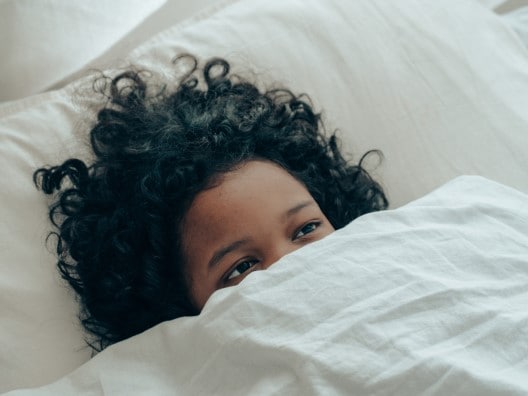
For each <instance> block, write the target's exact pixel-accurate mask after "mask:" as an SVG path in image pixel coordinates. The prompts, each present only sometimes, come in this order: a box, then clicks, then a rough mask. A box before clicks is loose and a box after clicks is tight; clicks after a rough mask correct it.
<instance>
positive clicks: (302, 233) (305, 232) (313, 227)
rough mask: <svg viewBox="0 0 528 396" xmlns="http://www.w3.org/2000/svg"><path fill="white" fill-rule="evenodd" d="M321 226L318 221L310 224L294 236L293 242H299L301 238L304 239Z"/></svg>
mask: <svg viewBox="0 0 528 396" xmlns="http://www.w3.org/2000/svg"><path fill="white" fill-rule="evenodd" d="M320 225H321V223H320V222H317V221H312V222H310V223H307V224H305V225H304V226H302V227H301V228H300V229H299V230H297V232H296V233H295V235H294V236H293V240H294V241H295V240H297V239H299V238H302V237H304V236H306V235H308V234H310V233H312V232H314V231H315V230H316V229H317V227H319V226H320Z"/></svg>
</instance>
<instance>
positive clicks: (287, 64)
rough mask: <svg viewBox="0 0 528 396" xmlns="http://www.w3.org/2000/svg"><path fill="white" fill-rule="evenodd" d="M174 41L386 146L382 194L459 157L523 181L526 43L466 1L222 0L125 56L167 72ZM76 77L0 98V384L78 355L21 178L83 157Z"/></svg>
mask: <svg viewBox="0 0 528 396" xmlns="http://www.w3.org/2000/svg"><path fill="white" fill-rule="evenodd" d="M181 52H191V53H194V54H196V55H198V56H200V57H201V58H202V59H205V58H207V57H210V56H223V57H226V58H227V59H228V60H230V61H231V63H232V64H233V66H234V69H235V71H239V72H241V73H242V74H245V75H248V74H249V77H251V73H247V70H248V69H249V70H253V71H254V72H255V75H254V77H255V78H257V79H258V80H259V81H264V82H271V81H278V82H279V83H281V84H283V85H287V86H289V87H291V88H292V89H293V90H294V91H297V92H299V91H304V92H307V93H308V94H310V96H311V97H312V99H313V101H314V103H315V106H316V108H317V109H324V115H325V119H326V121H327V122H326V124H327V127H328V129H333V128H339V129H340V131H341V134H342V137H343V141H344V143H345V150H346V151H348V152H350V153H351V154H352V155H353V158H354V159H355V160H358V159H359V156H360V155H361V154H362V153H364V152H365V151H366V150H368V149H372V148H379V149H381V150H382V151H383V152H384V154H385V161H384V163H383V165H382V166H381V167H379V168H377V169H376V170H374V172H373V173H374V175H375V176H376V177H378V179H380V180H381V181H382V184H383V185H384V186H385V187H386V189H387V192H388V195H389V198H390V200H391V202H392V206H393V207H397V206H400V205H402V204H404V203H406V202H409V201H411V200H413V199H415V198H417V197H420V196H422V195H423V194H425V193H426V192H429V191H431V190H432V189H433V188H435V187H437V186H439V185H441V184H442V183H444V182H445V181H447V180H449V179H451V178H453V177H454V176H457V175H460V174H468V173H469V174H480V175H484V176H487V177H489V178H491V179H494V180H497V181H501V182H502V183H505V184H507V185H510V186H513V187H516V188H518V189H521V190H523V191H528V177H527V175H528V170H527V166H526V164H528V139H527V138H526V133H527V131H528V112H527V111H526V109H528V57H527V53H526V50H525V49H524V48H523V47H522V45H521V43H520V41H519V40H518V38H517V37H516V36H515V35H514V33H513V32H511V31H510V30H509V29H508V28H507V26H506V25H504V24H503V22H502V21H501V20H500V19H499V18H498V17H497V16H495V15H494V14H493V13H492V12H491V11H489V10H488V9H486V8H485V7H484V6H482V5H481V4H480V3H478V2H477V1H470V0H466V1H459V0H444V1H441V2H438V1H436V0H404V1H399V2H387V1H385V0H356V1H353V2H349V1H341V0H332V1H326V2H321V1H317V0H285V1H282V2H280V3H276V2H268V1H267V0H243V1H242V0H241V1H228V2H225V3H224V4H223V6H219V7H218V8H217V9H214V10H210V11H209V13H204V14H201V15H199V16H198V17H196V18H194V19H191V20H188V21H186V22H185V23H183V24H181V25H179V26H174V27H173V28H171V29H169V30H167V31H165V32H163V33H161V34H159V35H157V36H155V37H154V38H152V40H150V41H148V42H146V43H145V44H144V45H143V46H141V47H140V48H138V49H137V50H135V51H134V52H132V53H131V55H130V57H129V59H128V61H129V62H133V63H137V64H139V65H140V66H141V67H146V68H148V69H151V70H154V71H157V72H160V73H162V74H164V75H165V76H166V77H167V78H168V80H169V82H170V79H171V77H172V76H173V75H174V72H173V71H172V70H171V63H170V61H171V59H172V58H173V57H174V56H175V55H176V54H178V53H181ZM244 71H246V72H244ZM84 83H86V80H85V81H84ZM80 86H81V82H79V83H74V84H73V85H70V86H68V87H66V88H64V89H62V90H60V91H56V92H50V93H47V94H42V95H39V96H34V97H30V98H28V99H24V100H21V101H17V102H10V103H7V104H5V105H3V106H2V105H0V137H1V143H2V144H0V183H1V185H0V199H1V202H2V205H1V207H0V218H1V219H2V222H3V227H2V228H1V231H0V232H1V234H0V244H1V245H0V271H1V273H2V277H1V278H0V317H1V318H2V322H1V323H2V324H1V327H0V340H1V343H2V344H1V347H0V348H1V350H2V353H1V354H0V359H1V361H0V366H1V367H0V391H1V390H8V389H13V388H15V387H21V386H35V385H40V384H43V383H46V382H48V381H51V380H54V379H56V378H58V377H59V376H61V375H63V374H64V373H66V372H68V371H70V370H72V369H74V368H75V367H76V366H78V365H79V364H80V363H82V362H83V361H85V360H87V359H88V357H89V351H88V350H87V349H86V348H84V349H83V339H82V332H81V331H80V328H79V326H78V325H77V322H76V318H75V314H76V305H75V302H74V301H73V296H72V293H71V292H70V291H69V290H68V288H67V287H66V286H64V285H63V284H62V283H61V282H60V281H59V279H58V276H57V274H56V269H55V258H54V257H53V254H52V253H50V252H48V251H47V250H46V249H45V247H44V239H45V236H46V233H47V232H48V230H49V229H50V226H49V223H48V220H47V218H46V205H47V203H48V201H47V200H46V198H45V197H44V196H43V195H42V194H41V193H39V192H37V191H36V190H35V188H34V187H33V185H32V181H31V175H32V172H33V170H34V169H35V168H37V167H39V166H41V165H44V164H50V165H51V164H58V163H59V162H61V161H62V160H64V159H66V158H68V157H70V156H72V155H81V156H83V157H86V155H87V154H86V133H87V128H88V126H87V125H86V124H85V123H84V120H85V119H86V118H88V119H89V118H90V116H91V115H93V114H92V113H90V112H89V111H88V110H87V108H86V103H85V101H82V100H81V101H80V100H79V97H78V95H75V92H79V87H80ZM72 97H73V98H75V100H72ZM91 100H92V99H89V98H88V99H86V102H90V101H91ZM93 100H95V99H93ZM93 100H92V101H93Z"/></svg>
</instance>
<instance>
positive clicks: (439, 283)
mask: <svg viewBox="0 0 528 396" xmlns="http://www.w3.org/2000/svg"><path fill="white" fill-rule="evenodd" d="M527 341H528V196H527V195H525V194H522V193H520V192H518V191H515V190H513V189H510V188H508V187H505V186H503V185H500V184H497V183H494V182H491V181H489V180H486V179H483V178H480V177H460V178H457V179H456V180H454V181H453V182H451V183H448V184H447V185H446V186H444V187H442V188H440V189H439V190H437V191H435V192H433V193H432V194H430V195H428V196H426V197H424V198H422V199H419V200H418V201H416V202H413V203H411V204H409V205H407V206H405V207H402V208H399V209H396V210H394V211H386V212H379V213H375V214H369V215H365V216H363V217H361V218H359V219H357V220H356V221H354V222H352V223H351V224H350V225H349V226H347V227H346V228H344V229H342V230H340V231H337V232H335V233H334V234H332V235H330V236H329V237H327V238H325V239H323V240H321V241H319V242H316V243H314V244H312V245H309V246H307V247H306V248H303V249H300V250H298V251H296V252H294V253H292V254H290V255H287V256H285V257H283V258H282V259H281V260H280V261H279V262H277V263H276V264H275V265H274V266H272V267H271V268H270V269H268V270H267V271H262V272H254V273H252V274H250V275H249V276H248V277H247V278H246V279H245V280H244V281H243V282H242V283H241V284H240V285H238V286H236V287H231V288H228V289H223V290H220V291H218V292H216V293H215V294H213V296H212V297H211V299H210V300H209V301H208V303H207V304H206V306H205V308H204V310H203V311H202V313H201V315H200V316H198V317H193V318H180V319H176V320H173V321H170V322H166V323H163V324H161V325H158V326H157V327H155V328H153V329H151V330H149V331H147V332H145V333H143V334H140V335H138V336H136V337H134V338H132V339H129V340H127V341H124V342H121V343H118V344H116V345H114V346H112V347H110V348H108V349H107V350H105V351H103V352H102V353H100V354H99V355H97V356H96V357H95V358H93V359H92V360H91V361H89V362H88V363H86V364H85V365H84V366H82V367H81V368H79V369H78V370H77V371H75V372H73V373H72V374H70V375H69V376H67V377H65V378H64V379H62V380H60V381H58V382H56V383H55V384H51V385H49V386H47V387H43V388H40V389H37V390H26V391H20V392H13V393H9V395H12V396H15V395H17V396H18V395H33V394H35V395H57V394H61V395H64V394H83V395H84V394H86V395H88V394H90V395H98V394H101V395H102V394H112V395H115V394H123V395H129V394H156V395H253V394H255V395H278V394H281V395H303V396H305V395H351V394H353V395H417V394H428V395H449V394H456V395H482V396H485V395H501V394H504V395H525V394H527V393H528V342H527Z"/></svg>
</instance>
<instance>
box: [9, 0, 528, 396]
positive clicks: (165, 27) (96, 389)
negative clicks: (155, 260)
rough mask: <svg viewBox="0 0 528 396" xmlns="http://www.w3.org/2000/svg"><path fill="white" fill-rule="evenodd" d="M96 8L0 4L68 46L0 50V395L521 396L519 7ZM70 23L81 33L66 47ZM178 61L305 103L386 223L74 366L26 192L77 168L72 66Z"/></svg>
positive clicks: (40, 205)
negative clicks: (53, 169)
mask: <svg viewBox="0 0 528 396" xmlns="http://www.w3.org/2000/svg"><path fill="white" fill-rule="evenodd" d="M66 3H67V4H68V5H69V6H65V4H66ZM100 3H101V7H100V8H98V7H99V6H93V7H90V9H89V10H87V9H86V8H84V9H83V8H82V6H80V5H75V4H76V3H75V2H61V1H51V0H50V1H49V2H42V3H39V4H40V5H39V6H37V5H36V3H34V2H33V3H31V2H25V1H19V2H14V1H4V2H1V3H0V9H1V10H2V12H0V15H2V16H3V17H4V18H8V16H10V15H11V16H12V15H15V16H16V17H17V18H22V17H25V18H35V15H39V18H40V19H37V20H46V21H47V20H48V19H46V18H50V19H49V21H51V22H49V24H48V25H44V28H43V29H44V30H43V31H46V26H55V31H54V32H51V33H55V34H57V36H56V38H60V37H62V38H63V39H64V41H65V42H66V44H64V45H67V46H64V47H61V45H62V42H61V41H58V40H57V41H53V40H54V36H49V37H48V38H46V39H47V40H52V42H55V44H56V45H55V47H58V48H62V51H57V48H54V50H53V51H52V50H51V49H50V50H49V51H45V48H46V45H42V44H37V43H36V41H37V38H38V37H39V36H41V35H42V34H43V33H39V31H38V30H35V31H34V32H33V34H30V33H31V32H30V31H29V30H28V31H25V36H23V37H22V36H17V37H18V38H16V39H15V38H13V44H12V45H11V46H10V47H9V48H8V49H9V51H11V53H13V51H15V52H16V51H21V52H23V54H20V55H18V54H17V56H19V57H18V58H17V57H13V59H18V62H20V65H17V64H16V62H15V63H8V62H3V66H2V67H3V70H2V79H3V80H4V81H2V89H1V91H2V97H1V98H0V99H1V100H2V102H0V139H1V144H0V172H1V174H0V183H1V186H0V194H1V195H0V197H1V202H2V205H1V207H0V218H1V219H2V227H1V228H0V230H1V231H0V232H1V235H0V268H1V274H2V275H1V276H0V317H1V322H0V323H1V324H0V343H1V344H0V345H1V347H0V348H1V353H0V392H10V391H12V393H10V394H14V395H19V394H22V395H23V394H50V395H51V394H53V395H55V394H160V395H163V394H241V395H245V394H299V395H309V394H314V395H315V394H329V395H330V394H369V395H385V394H401V395H409V394H449V393H453V394H467V395H473V394H479V395H487V394H490V395H491V394H493V395H495V394H508V395H511V394H519V395H521V394H527V393H528V196H527V195H526V194H528V166H527V164H528V136H527V134H528V111H527V110H528V52H527V51H528V49H527V46H526V42H525V41H523V40H524V39H525V37H526V36H523V28H524V25H523V23H522V21H523V20H525V17H524V15H526V12H525V9H524V8H523V7H522V2H515V1H484V0H482V1H476V0H474V1H471V0H463V1H461V0H443V1H441V2H439V1H436V0H402V1H399V2H390V1H385V0H356V1H353V2H349V1H344V0H329V1H324V2H323V1H318V0H302V1H301V0H285V1H281V2H269V1H265V0H227V1H222V0H218V1H213V2H211V1H209V2H206V1H202V2H195V4H194V6H193V7H194V8H193V7H191V6H185V7H183V6H181V4H177V3H178V2H167V3H164V2H162V1H159V2H148V3H147V2H139V1H138V2H133V5H131V4H132V3H131V2H119V1H116V2H113V3H112V4H113V6H110V5H106V6H103V5H102V4H103V3H107V2H100ZM125 3H126V4H125ZM144 3H145V4H144ZM94 4H96V5H97V4H99V3H98V2H94ZM142 4H143V5H142ZM37 7H41V9H39V8H37ZM112 7H115V8H112ZM119 7H121V8H119ZM182 7H183V8H182ZM108 15H114V17H113V18H108ZM171 15H174V17H171ZM103 16H106V17H103ZM117 16H119V17H117ZM53 18H62V19H60V20H65V21H66V20H67V21H68V22H64V23H65V25H56V24H53V23H52V22H53V21H54V20H55V19H53ZM116 18H117V19H116ZM116 20H117V21H123V22H122V23H116ZM124 21H126V23H125V22H124ZM81 24H86V25H87V27H86V29H82V32H84V33H85V34H87V32H91V33H90V34H88V35H87V36H85V37H81V38H78V37H75V39H74V40H71V39H69V37H67V36H64V35H65V33H64V32H65V31H70V29H73V30H75V29H74V28H75V26H81ZM0 25H1V26H2V27H1V28H0V29H9V27H8V25H7V24H5V23H4V24H0ZM37 25H38V24H36V23H35V24H31V23H29V24H28V25H27V26H37ZM57 26H60V28H58V27H57ZM35 29H36V28H35ZM90 29H91V30H90ZM105 29H106V30H105ZM48 30H49V28H48ZM79 31H81V29H79ZM103 32H108V34H106V35H105V34H102V33H103ZM98 33H99V34H98ZM2 37H7V36H6V35H2ZM21 37H22V38H21ZM23 39H24V40H30V41H31V43H30V44H31V46H35V47H38V51H36V50H35V51H33V52H32V53H33V55H32V56H30V55H28V51H29V50H30V49H31V46H27V48H26V47H24V42H23ZM68 39H69V40H68ZM16 40H19V41H20V42H17V41H16ZM68 41H69V42H68ZM71 41H75V42H77V43H79V45H78V46H75V45H72V42H71ZM15 44H16V45H15ZM6 45H7V44H6ZM26 45H27V43H26ZM42 47H43V48H44V50H43V49H42ZM87 47H89V48H90V51H88V52H89V53H88V54H84V55H82V56H81V53H82V52H87V51H83V50H84V48H87ZM4 49H5V48H4ZM4 49H3V50H4ZM22 49H25V51H22ZM39 51H40V52H39ZM184 52H189V53H192V54H195V55H197V56H198V57H199V58H200V59H203V60H205V59H208V58H210V57H213V56H222V57H225V58H226V59H228V60H229V61H230V62H231V64H232V65H233V66H234V69H235V71H236V72H238V73H240V74H241V75H244V76H247V77H248V78H250V79H252V80H254V81H258V82H259V84H263V86H272V85H273V84H279V85H286V86H289V87H291V89H292V90H294V91H295V92H305V93H307V94H308V95H309V96H310V97H311V99H312V101H313V103H314V106H315V108H316V109H318V110H320V111H322V112H323V118H324V121H325V125H326V127H327V129H329V130H336V129H337V130H338V132H339V136H340V137H341V140H342V145H343V148H344V150H345V152H347V154H348V156H349V158H351V159H352V160H356V161H357V160H358V159H359V158H360V156H361V154H362V153H364V152H365V151H367V150H370V149H379V150H381V151H382V152H383V155H384V159H383V161H382V162H381V163H378V162H372V163H367V164H366V166H367V168H368V169H369V171H370V172H371V173H372V174H373V175H374V176H375V177H376V178H377V179H378V180H380V182H381V184H382V185H383V187H384V188H385V189H386V191H387V194H388V197H389V200H390V203H391V206H390V210H388V211H384V212H380V213H376V214H371V215H366V216H363V217H361V218H359V219H357V220H356V221H354V222H352V223H351V224H350V225H349V226H347V227H345V228H344V229H342V230H340V231H338V232H336V233H334V234H332V235H331V236H329V237H328V238H325V239H324V240H322V241H319V242H317V243H314V244H312V245H310V246H307V247H305V248H303V249H301V250H299V251H297V252H295V253H293V254H290V255H287V256H285V257H283V259H281V260H280V261H279V262H278V263H277V264H276V265H274V266H273V267H272V268H271V269H269V270H268V271H265V272H260V273H254V274H251V275H250V276H248V277H247V279H246V280H244V282H242V283H241V284H240V285H239V286H237V287H234V288H228V289H225V290H221V291H219V292H217V293H215V294H214V296H213V297H212V298H211V299H210V300H209V302H208V303H207V305H206V307H205V308H204V311H203V312H202V314H201V315H199V316H198V317H195V318H180V319H176V320H173V321H170V322H166V323H162V324H160V325H158V326H156V327H154V328H152V329H150V330H148V331H147V332H145V333H143V334H140V335H138V336H135V337H133V338H131V339H129V340H125V341H123V342H121V343H118V344H116V345H113V346H111V347H109V348H108V349H106V350H104V351H103V352H101V353H99V354H97V355H96V356H95V357H92V356H91V350H90V348H88V347H87V346H86V343H85V341H84V337H85V335H84V334H83V331H82V329H81V327H80V325H79V323H78V320H77V310H78V307H77V304H76V302H75V298H74V295H73V293H72V292H71V291H70V290H69V289H68V287H67V286H66V285H65V284H64V283H63V282H62V281H61V280H60V278H59V276H58V274H57V271H56V267H55V257H54V254H53V250H52V247H50V245H46V235H47V233H48V232H49V231H50V224H49V222H48V219H47V212H46V209H47V205H48V204H49V201H48V200H47V199H46V197H44V196H43V195H42V194H41V193H39V192H38V191H37V190H36V189H35V187H34V186H33V184H32V179H31V175H32V172H33V170H34V169H36V168H38V167H40V166H42V165H44V164H56V163H59V162H61V161H63V160H65V159H67V158H69V157H71V156H77V157H81V158H88V157H89V155H90V154H89V152H88V151H87V136H86V131H87V130H88V128H89V125H90V123H91V122H93V117H94V114H95V111H96V109H97V106H98V104H100V102H101V98H97V97H96V96H94V95H90V94H89V92H90V91H89V90H87V89H86V87H87V86H89V85H90V82H91V81H92V80H93V75H94V74H93V73H89V69H91V68H99V69H101V68H103V69H106V70H108V71H109V73H112V72H114V71H117V70H120V69H122V68H126V67H127V66H129V65H132V64H133V65H137V67H140V68H144V69H147V70H150V71H152V72H153V73H155V74H156V75H158V76H160V78H162V79H164V80H168V81H170V79H171V77H173V76H174V70H173V65H172V63H171V60H172V59H173V58H174V57H175V56H176V55H177V54H180V53H184ZM46 56H47V57H48V58H46ZM53 62H55V63H57V64H58V65H59V66H60V67H59V66H57V67H55V66H53V65H54V63H53ZM21 76H25V77H21Z"/></svg>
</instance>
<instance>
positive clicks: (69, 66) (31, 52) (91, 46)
mask: <svg viewBox="0 0 528 396" xmlns="http://www.w3.org/2000/svg"><path fill="white" fill-rule="evenodd" d="M164 2H165V0H151V1H141V0H113V1H105V0H92V1H90V2H85V1H82V0H69V1H65V0H40V1H32V0H3V1H0V37H2V45H1V46H0V49H1V51H2V62H0V76H2V78H1V80H0V84H1V85H0V101H7V100H13V99H19V98H23V97H25V96H27V95H29V94H34V93H37V92H41V91H42V90H44V89H45V88H48V87H49V86H51V85H52V84H55V83H56V82H57V81H59V80H61V79H63V78H65V77H66V76H68V75H70V74H71V73H73V72H75V71H76V70H77V69H79V68H80V67H84V66H85V65H86V64H88V62H90V61H92V60H93V59H94V58H96V57H98V56H99V55H101V54H102V53H103V52H104V51H106V50H108V49H109V48H110V47H112V46H113V45H114V44H115V43H116V42H118V41H119V40H120V39H122V38H123V37H124V36H125V35H127V34H128V33H129V32H131V31H132V30H133V29H134V28H135V27H136V26H137V25H139V24H140V23H141V22H142V21H143V20H144V19H145V18H147V17H148V16H149V15H150V14H151V13H152V12H154V11H156V10H157V9H158V8H159V7H160V6H161V5H162V4H163V3H164Z"/></svg>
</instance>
